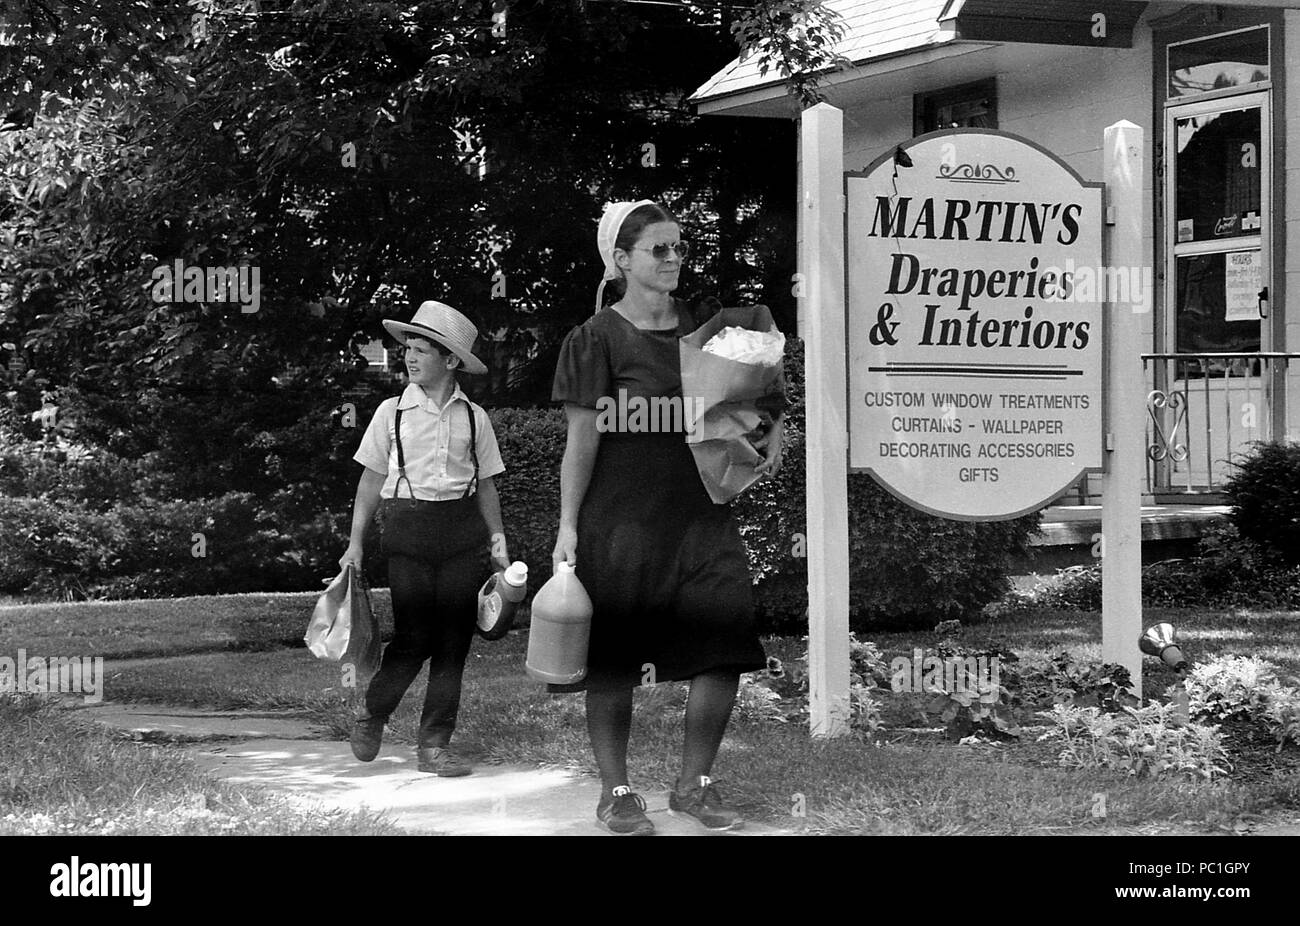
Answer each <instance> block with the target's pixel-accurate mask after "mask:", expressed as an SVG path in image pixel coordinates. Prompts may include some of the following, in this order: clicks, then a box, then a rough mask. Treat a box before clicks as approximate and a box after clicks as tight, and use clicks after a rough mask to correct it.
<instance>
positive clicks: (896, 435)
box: [845, 129, 1104, 521]
mask: <svg viewBox="0 0 1300 926" xmlns="http://www.w3.org/2000/svg"><path fill="white" fill-rule="evenodd" d="M845 185H846V192H847V196H848V204H847V205H848V235H847V237H848V255H847V260H848V312H849V321H848V349H849V374H848V385H849V395H848V408H849V465H850V467H851V468H852V469H854V470H866V471H868V472H870V473H871V474H872V476H874V477H875V479H876V480H877V481H878V482H880V484H881V485H883V486H884V487H885V488H886V489H888V490H889V491H890V492H892V493H894V494H895V495H897V496H898V497H899V498H901V499H903V500H904V501H906V502H907V503H908V504H910V505H912V506H914V507H916V508H919V509H921V510H923V511H927V512H930V513H931V514H936V515H941V516H943V517H947V518H954V519H958V520H969V521H994V520H1002V519H1006V518H1013V517H1017V516H1019V515H1023V514H1026V513H1028V512H1031V511H1036V510H1038V509H1039V508H1042V507H1043V506H1044V505H1046V504H1047V503H1048V502H1050V501H1051V500H1052V499H1054V498H1056V497H1057V496H1058V495H1060V494H1061V493H1062V492H1064V491H1065V490H1066V489H1067V488H1068V487H1069V486H1070V485H1071V484H1072V483H1073V482H1075V480H1077V479H1078V477H1079V476H1080V474H1082V473H1084V472H1088V471H1099V470H1100V468H1101V465H1102V449H1101V447H1102V443H1101V442H1102V407H1101V406H1102V401H1101V400H1102V391H1101V381H1102V371H1103V341H1104V338H1103V327H1104V326H1103V324H1102V319H1103V316H1102V297H1103V294H1102V293H1101V292H1099V289H1100V288H1101V286H1102V284H1103V283H1104V274H1103V273H1102V271H1101V239H1102V208H1101V184H1099V183H1089V182H1086V181H1084V180H1083V179H1082V178H1081V177H1080V176H1079V175H1078V174H1077V173H1076V172H1075V171H1074V170H1073V169H1071V168H1070V167H1069V166H1068V165H1067V164H1065V163H1064V162H1063V161H1061V160H1060V159H1059V158H1057V157H1056V156H1055V155H1053V154H1051V153H1050V152H1048V151H1046V150H1044V149H1042V148H1040V147H1039V146H1038V145H1036V144H1034V143H1032V142H1029V141H1026V140H1024V139H1020V138H1017V137H1015V136H1012V135H1007V134H1005V133H1002V132H993V131H986V130H982V129H957V130H953V131H949V132H939V133H934V134H931V135H925V136H921V137H920V138H917V139H913V140H911V141H909V142H906V143H905V144H903V145H900V146H899V147H898V149H896V150H895V151H892V152H890V153H889V154H888V155H886V156H884V157H882V158H880V159H879V160H877V161H876V162H875V163H873V164H872V165H871V166H870V167H868V168H867V169H866V171H864V172H863V173H861V174H848V175H846V178H845ZM1099 278H1101V279H1099Z"/></svg>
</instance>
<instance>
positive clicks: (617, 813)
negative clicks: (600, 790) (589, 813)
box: [596, 785, 655, 836]
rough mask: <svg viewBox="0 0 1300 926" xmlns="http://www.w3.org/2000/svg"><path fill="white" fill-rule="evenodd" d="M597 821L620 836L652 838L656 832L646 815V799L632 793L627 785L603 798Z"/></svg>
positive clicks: (597, 813) (620, 786)
mask: <svg viewBox="0 0 1300 926" xmlns="http://www.w3.org/2000/svg"><path fill="white" fill-rule="evenodd" d="M596 819H597V820H599V821H600V822H601V823H603V824H605V827H606V828H607V829H608V830H609V831H610V832H611V833H618V834H619V835H620V836H652V835H654V831H655V825H654V824H653V823H651V822H650V818H649V817H647V816H646V815H645V799H644V798H643V797H641V795H639V794H634V793H632V789H631V788H629V787H628V786H627V785H619V786H618V787H617V788H615V789H614V793H613V794H612V795H610V796H608V797H606V796H602V797H601V799H600V803H598V804H597V805H596Z"/></svg>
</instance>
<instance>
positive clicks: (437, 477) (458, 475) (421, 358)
mask: <svg viewBox="0 0 1300 926" xmlns="http://www.w3.org/2000/svg"><path fill="white" fill-rule="evenodd" d="M384 327H385V328H386V329H387V330H388V332H389V333H390V334H391V335H393V337H395V338H397V339H398V340H399V341H401V342H402V343H403V344H405V345H406V356H405V359H404V362H405V365H406V372H407V377H408V385H407V386H406V389H405V390H403V392H402V394H401V395H400V396H396V397H394V398H391V399H385V400H384V401H383V402H381V403H380V405H379V408H377V409H376V410H375V414H374V417H373V418H372V419H371V421H370V426H369V427H368V428H367V429H366V433H365V436H364V437H363V438H362V439H361V446H360V447H359V448H358V449H357V452H356V455H355V456H354V457H353V459H355V460H356V461H357V462H358V463H360V464H361V465H362V466H364V467H365V471H364V472H363V473H362V475H361V481H360V482H359V483H358V485H357V494H356V500H355V502H354V504H353V509H352V534H351V538H350V542H349V545H348V549H347V552H345V553H344V554H343V557H342V558H341V559H340V560H339V563H340V565H344V564H347V563H352V564H353V565H354V566H355V567H356V568H357V570H358V571H360V568H361V558H362V553H361V541H362V537H363V536H364V535H365V531H366V526H367V525H368V524H369V523H370V520H371V518H372V517H373V516H374V513H375V509H376V507H377V506H378V505H379V504H380V501H381V499H383V500H384V501H383V504H384V505H385V506H386V511H385V518H384V525H383V534H382V541H381V550H382V551H383V553H384V554H385V555H386V556H387V557H388V580H389V588H390V589H391V591H392V598H393V624H394V631H395V632H394V636H393V640H392V642H391V643H389V644H388V646H387V647H386V648H385V650H384V656H383V660H382V662H381V664H380V667H379V671H378V672H376V673H375V677H374V678H373V679H372V680H371V682H370V686H369V688H368V689H367V691H366V698H365V708H364V710H363V711H362V712H361V714H360V715H359V716H358V718H357V721H356V724H355V726H354V727H353V730H352V752H353V754H354V755H355V756H356V757H357V758H358V759H360V760H361V761H362V762H369V761H371V760H372V759H374V758H375V756H376V755H378V753H379V746H380V743H381V741H382V739H383V733H384V724H385V722H386V721H387V720H388V716H389V715H390V714H391V713H392V712H393V710H394V709H396V707H397V705H398V703H399V702H400V701H401V700H402V695H404V694H405V693H406V689H407V688H408V687H409V686H410V684H411V682H412V681H414V680H415V677H416V675H418V674H419V672H420V669H421V668H422V667H423V665H424V662H425V661H426V660H427V661H428V662H429V687H428V692H427V694H426V696H425V700H424V710H423V712H422V714H421V716H420V733H419V744H418V751H417V755H418V758H419V769H420V771H422V772H429V773H431V774H435V775H441V776H443V777H453V776H459V775H468V774H469V773H470V772H471V771H473V766H472V765H471V764H470V763H469V762H468V761H467V760H466V759H465V758H464V757H462V756H460V755H458V754H457V753H456V752H455V751H453V750H452V749H451V748H450V743H451V735H452V732H453V731H454V730H455V727H456V714H457V711H458V709H459V707H460V688H461V675H462V673H463V672H464V669H465V659H466V657H467V656H468V655H469V645H470V641H471V639H472V637H473V634H474V628H475V618H476V612H477V608H478V589H479V587H480V586H481V585H482V583H483V580H484V579H485V578H487V564H486V562H485V560H484V552H485V550H486V549H487V547H488V544H489V538H490V541H491V560H492V567H493V568H495V569H497V570H504V569H505V568H506V567H507V566H509V564H510V558H509V556H508V555H507V552H506V545H505V534H504V532H503V530H502V526H501V504H500V500H499V498H498V495H497V490H496V486H495V484H494V483H493V478H494V477H495V476H498V475H500V474H501V473H503V472H505V465H504V464H503V463H502V461H501V453H500V450H499V449H498V447H497V440H496V435H495V433H494V432H493V430H492V422H491V421H490V420H489V419H488V416H487V413H486V412H485V411H484V410H483V409H482V408H481V407H479V406H478V405H476V404H474V403H473V402H471V401H469V399H468V398H466V396H465V394H464V393H463V392H461V390H460V386H459V384H458V383H457V381H456V372H457V371H458V370H462V369H463V370H464V371H465V372H467V373H485V372H487V368H486V367H485V366H484V365H483V363H482V361H480V360H479V359H478V358H477V357H475V356H474V354H473V353H472V352H471V351H472V348H473V346H474V341H475V339H476V338H477V337H478V329H477V328H475V326H474V324H473V323H472V322H471V321H470V320H469V319H468V318H466V317H465V316H464V315H462V314H461V313H460V312H457V311H456V310H455V309H453V308H451V306H448V305H444V304H442V303H440V302H432V301H430V302H425V303H424V304H422V305H421V306H420V308H419V309H418V310H416V313H415V317H414V318H412V319H411V321H410V323H406V322H399V321H396V320H393V319H385V320H384Z"/></svg>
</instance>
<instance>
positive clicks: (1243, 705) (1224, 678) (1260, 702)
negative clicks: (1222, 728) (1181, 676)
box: [1187, 656, 1279, 723]
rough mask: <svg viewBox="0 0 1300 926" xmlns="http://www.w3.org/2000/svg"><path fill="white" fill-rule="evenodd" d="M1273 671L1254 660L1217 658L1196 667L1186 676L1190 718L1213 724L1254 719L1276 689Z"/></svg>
mask: <svg viewBox="0 0 1300 926" xmlns="http://www.w3.org/2000/svg"><path fill="white" fill-rule="evenodd" d="M1274 668H1275V667H1274V666H1273V664H1272V663H1270V662H1267V661H1265V660H1263V659H1258V658H1256V657H1254V656H1219V657H1217V658H1215V659H1213V660H1211V661H1210V662H1205V663H1198V664H1197V665H1194V666H1192V668H1191V671H1190V672H1188V675H1187V698H1188V709H1189V710H1190V711H1191V713H1192V716H1193V717H1196V718H1198V719H1206V720H1211V721H1214V722H1215V723H1222V722H1224V721H1226V720H1233V719H1243V720H1244V719H1249V718H1251V717H1254V716H1257V715H1259V714H1261V713H1262V712H1263V709H1264V706H1265V705H1266V703H1267V701H1268V697H1269V694H1270V692H1271V691H1273V690H1275V689H1277V688H1278V686H1279V682H1278V679H1277V673H1276V672H1275V671H1274Z"/></svg>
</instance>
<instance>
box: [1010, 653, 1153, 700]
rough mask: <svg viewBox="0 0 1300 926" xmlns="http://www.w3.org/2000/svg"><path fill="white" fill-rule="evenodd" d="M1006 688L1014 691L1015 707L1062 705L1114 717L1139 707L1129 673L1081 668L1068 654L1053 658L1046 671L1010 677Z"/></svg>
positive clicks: (1108, 666)
mask: <svg viewBox="0 0 1300 926" xmlns="http://www.w3.org/2000/svg"><path fill="white" fill-rule="evenodd" d="M1008 687H1010V688H1012V689H1014V690H1015V695H1016V701H1017V703H1019V704H1022V705H1025V706H1029V707H1032V708H1034V709H1039V708H1045V707H1048V706H1049V705H1056V704H1062V705H1066V706H1069V707H1095V708H1098V709H1099V710H1101V711H1102V712H1104V713H1107V714H1114V713H1118V712H1119V711H1121V710H1123V709H1124V708H1126V707H1137V706H1138V704H1139V702H1138V698H1137V696H1136V695H1134V694H1133V679H1132V677H1131V676H1130V675H1129V671H1128V669H1126V668H1124V667H1123V666H1121V665H1117V664H1115V663H1103V664H1101V665H1087V666H1084V665H1080V664H1079V663H1077V662H1076V661H1075V660H1074V657H1073V656H1071V655H1070V654H1069V653H1058V654H1057V655H1055V656H1053V657H1052V660H1051V662H1050V664H1049V665H1048V666H1047V667H1046V668H1029V669H1023V670H1021V671H1019V672H1016V673H1013V674H1012V675H1011V676H1010V678H1009V681H1008Z"/></svg>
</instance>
